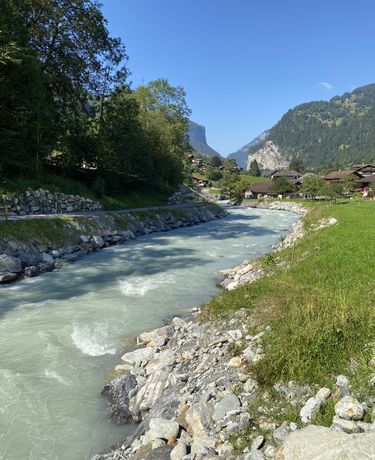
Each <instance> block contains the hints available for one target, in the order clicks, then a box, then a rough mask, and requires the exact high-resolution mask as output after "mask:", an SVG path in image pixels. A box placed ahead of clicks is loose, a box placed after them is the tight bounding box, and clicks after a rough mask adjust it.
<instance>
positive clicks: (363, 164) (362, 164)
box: [353, 163, 375, 170]
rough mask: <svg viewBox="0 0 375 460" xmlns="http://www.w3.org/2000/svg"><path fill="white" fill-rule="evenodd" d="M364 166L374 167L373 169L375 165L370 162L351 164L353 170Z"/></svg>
mask: <svg viewBox="0 0 375 460" xmlns="http://www.w3.org/2000/svg"><path fill="white" fill-rule="evenodd" d="M364 168H374V169H375V165H373V164H371V163H358V164H356V165H353V169H355V170H358V169H364Z"/></svg>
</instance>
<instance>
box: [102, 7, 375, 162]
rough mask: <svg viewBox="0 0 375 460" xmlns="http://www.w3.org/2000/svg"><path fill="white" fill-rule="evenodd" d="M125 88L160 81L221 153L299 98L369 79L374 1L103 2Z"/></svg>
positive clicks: (373, 67)
mask: <svg viewBox="0 0 375 460" xmlns="http://www.w3.org/2000/svg"><path fill="white" fill-rule="evenodd" d="M102 4H103V12H104V15H105V17H106V18H107V19H108V27H109V30H110V32H111V34H112V35H114V36H120V37H121V38H122V39H123V42H124V44H125V46H126V49H127V54H128V56H129V63H128V66H129V69H130V71H131V73H132V75H131V77H130V80H131V81H132V82H133V86H137V85H139V84H142V83H147V82H148V81H150V80H153V79H156V78H161V77H163V78H168V80H169V81H170V83H171V84H173V85H181V86H183V87H184V88H185V91H186V93H187V102H188V105H189V106H190V108H191V109H192V112H193V113H192V119H193V120H194V121H196V122H197V123H200V124H203V125H204V126H206V130H207V132H206V134H207V140H208V143H209V144H210V145H211V146H212V147H213V148H215V149H216V150H218V151H219V152H220V153H221V154H223V155H227V154H228V153H231V152H233V151H235V150H237V149H238V148H239V147H241V146H242V145H244V144H246V143H247V142H249V141H250V140H251V139H252V138H254V137H256V136H257V135H258V134H260V133H261V132H262V131H264V130H265V129H267V128H270V127H271V126H272V125H274V124H275V123H276V122H277V121H278V120H279V119H280V118H281V116H282V115H283V114H284V113H285V112H286V111H287V110H288V109H289V108H292V107H294V106H296V105H298V104H300V103H302V102H308V101H311V100H321V99H329V98H331V97H332V96H334V95H336V94H342V93H344V92H346V91H350V90H352V89H353V88H355V87H357V86H361V85H364V84H368V83H373V82H375V27H374V20H375V2H374V1H373V0H356V1H354V0H341V1H339V0H325V1H323V0H298V1H297V0H102Z"/></svg>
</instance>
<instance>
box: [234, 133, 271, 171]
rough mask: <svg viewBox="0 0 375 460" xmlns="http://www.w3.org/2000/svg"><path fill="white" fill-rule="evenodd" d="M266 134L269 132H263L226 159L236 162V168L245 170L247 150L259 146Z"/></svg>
mask: <svg viewBox="0 0 375 460" xmlns="http://www.w3.org/2000/svg"><path fill="white" fill-rule="evenodd" d="M268 134H269V130H266V131H263V132H262V133H261V134H259V136H257V137H255V138H254V139H253V140H252V141H250V142H249V143H247V144H245V145H244V146H242V147H241V148H239V149H238V150H237V151H236V152H233V153H230V154H229V155H228V156H227V158H233V159H234V160H236V162H237V164H238V166H240V167H241V168H244V169H246V167H247V157H248V153H249V149H250V148H251V147H256V146H257V145H259V144H261V143H262V142H263V141H264V140H265V139H266V138H267V137H268Z"/></svg>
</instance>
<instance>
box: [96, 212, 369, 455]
mask: <svg viewBox="0 0 375 460" xmlns="http://www.w3.org/2000/svg"><path fill="white" fill-rule="evenodd" d="M273 206H277V205H275V204H274V205H273ZM293 206H294V204H293ZM310 208H311V209H310V212H309V214H308V215H307V216H306V217H305V219H304V222H303V224H302V223H301V224H300V227H299V228H300V230H301V232H302V233H303V235H304V236H305V238H303V239H300V237H298V235H300V231H297V232H295V236H294V237H290V238H289V240H288V239H286V240H284V242H281V243H280V244H279V245H278V247H276V248H275V249H277V250H280V249H281V252H278V253H277V254H273V253H271V254H270V255H268V256H266V257H264V258H263V259H261V260H260V264H261V267H262V269H263V270H264V272H263V276H262V277H259V279H258V280H257V281H255V282H254V283H253V284H251V285H249V284H245V285H243V286H241V287H239V288H237V289H233V290H232V291H231V292H225V293H223V294H222V295H220V296H218V297H217V298H214V299H213V300H212V301H211V302H209V303H208V304H207V305H205V306H204V307H203V309H202V311H199V312H195V313H194V317H193V318H190V319H186V320H182V319H178V318H176V319H174V320H173V322H172V324H171V325H169V326H166V327H165V328H161V329H159V330H156V331H153V332H151V333H148V334H147V333H146V334H142V335H141V336H140V337H139V338H138V342H139V344H140V345H141V346H143V348H141V349H139V350H137V351H135V352H129V353H126V354H125V355H124V356H123V358H122V360H123V363H122V364H121V365H119V366H118V367H117V369H116V372H118V373H122V372H123V373H124V374H123V375H122V376H119V377H117V378H116V379H115V380H114V381H112V382H111V384H110V385H109V386H107V387H106V389H105V393H106V394H108V395H110V396H111V397H112V398H113V399H112V415H113V416H114V417H115V418H116V417H118V416H119V413H118V412H117V410H118V408H119V407H121V409H122V410H123V411H124V412H122V416H123V417H125V418H124V420H128V421H129V420H135V421H139V420H142V421H141V423H140V425H139V426H138V428H137V430H136V433H135V434H134V436H133V437H131V438H129V439H128V440H127V441H126V442H124V443H123V444H122V445H121V446H118V447H117V448H115V449H114V450H112V451H108V452H106V453H104V454H103V455H99V456H96V457H94V458H95V459H96V460H98V459H101V460H104V459H115V458H134V459H137V458H139V459H140V458H146V459H151V458H158V459H162V458H172V459H180V458H186V459H193V458H223V459H224V458H225V459H230V458H241V459H242V458H243V459H249V460H250V459H251V460H258V459H262V458H285V459H294V458H295V459H297V458H306V459H308V458H311V459H313V458H316V457H314V456H313V455H312V454H311V452H313V450H314V446H316V445H317V444H318V445H319V444H321V445H322V446H325V448H326V452H328V451H329V449H331V448H335V449H336V448H338V447H337V445H338V444H340V445H341V447H340V448H341V449H342V452H346V453H348V452H350V451H351V452H353V442H354V441H353V440H352V438H351V437H350V436H348V435H347V434H345V433H360V432H365V431H366V432H371V431H372V430H374V428H375V427H374V424H371V423H370V421H371V410H372V407H373V406H374V403H375V401H374V400H373V398H372V397H371V396H369V395H371V391H370V387H371V385H372V383H371V382H370V370H369V368H368V364H367V363H369V360H370V358H371V353H372V351H370V352H369V348H368V346H367V347H366V346H364V343H366V341H367V343H370V337H371V334H370V332H371V327H372V326H369V327H367V325H366V324H362V325H361V334H362V337H361V346H360V347H358V344H356V347H355V348H353V347H352V348H346V347H347V346H348V344H349V343H348V340H350V339H351V338H352V337H353V332H354V330H353V325H350V323H348V322H347V321H348V320H351V321H352V320H353V319H354V318H355V317H358V316H361V315H362V314H363V312H364V311H366V312H367V314H370V315H371V314H372V313H371V312H372V310H370V309H369V308H370V305H371V301H370V297H369V296H368V295H367V294H366V292H363V291H362V302H363V305H362V308H363V311H361V312H358V311H355V310H353V308H352V307H351V306H350V304H349V305H348V307H350V308H349V309H348V311H347V312H345V311H344V310H343V309H342V304H341V309H340V308H338V304H337V302H336V300H337V299H335V298H333V299H332V298H330V299H327V298H325V300H326V302H325V305H324V307H325V310H327V314H326V315H325V316H324V318H321V317H320V310H319V307H320V304H319V303H316V300H317V292H316V290H317V289H322V288H323V286H322V282H325V281H327V280H326V279H325V278H324V275H325V276H327V275H326V274H325V273H321V274H322V276H323V278H319V275H318V276H317V271H316V270H317V269H318V267H319V270H320V271H321V272H324V271H327V269H328V272H329V273H330V276H331V278H330V280H332V281H333V283H335V280H336V279H340V278H341V277H340V271H338V267H337V265H336V263H337V260H335V264H334V265H333V266H332V265H330V262H331V263H332V260H330V259H329V258H328V259H327V255H328V256H329V257H331V254H332V251H336V252H337V250H338V247H337V244H339V248H340V251H341V255H343V256H344V257H345V256H347V253H346V252H347V250H348V249H349V248H350V247H351V244H349V245H348V244H347V243H348V241H347V240H346V238H345V237H347V233H348V232H349V233H350V232H351V231H353V230H354V231H355V232H356V231H357V230H356V229H355V227H353V225H354V224H355V222H356V220H358V216H362V218H364V216H365V215H366V213H367V205H365V206H364V208H363V209H356V208H352V207H350V208H344V207H327V206H324V207H322V206H310ZM336 222H337V225H332V224H335V223H336ZM326 226H331V228H325V227H326ZM323 229H324V230H323ZM318 230H319V231H318ZM320 230H322V231H320ZM291 235H293V232H292V233H291ZM343 238H344V241H345V242H346V245H344V244H343ZM297 240H298V241H297ZM285 241H289V243H287V244H286V243H285ZM333 243H335V244H333ZM327 244H328V246H327ZM329 245H331V247H330V246H329ZM288 246H289V249H287V247H288ZM322 246H323V247H322ZM357 246H358V245H357ZM317 247H319V249H320V248H321V249H322V250H323V253H322V252H321V251H320V250H319V251H317V250H316V249H317ZM360 248H361V250H360V251H359V253H358V252H357V253H356V254H355V255H353V254H352V257H351V259H350V262H351V263H352V264H354V263H355V262H358V256H363V249H364V248H363V244H360ZM356 249H357V251H358V247H357V248H356ZM324 251H328V253H329V254H327V252H324ZM353 256H354V257H353ZM322 262H323V266H322V265H321V263H322ZM324 264H325V267H324ZM242 268H243V267H241V269H242ZM313 273H314V274H315V275H314V277H312V276H311V275H312V274H313ZM264 275H267V276H264ZM351 277H352V280H353V277H355V278H356V276H355V273H351ZM292 280H293V281H292ZM286 281H288V282H286ZM357 281H359V280H357ZM309 282H310V285H311V287H312V288H313V289H314V293H315V296H312V295H311V292H310V285H309ZM368 282H369V278H367V279H366V281H365V283H359V284H361V288H362V289H363V287H364V285H366V283H368ZM370 284H371V281H370ZM368 286H369V287H370V285H369V284H368ZM357 287H358V286H357ZM329 288H330V290H331V291H332V289H335V290H336V291H337V285H336V286H335V284H331V285H330V286H329ZM342 289H343V291H345V292H346V294H347V295H349V291H348V287H347V285H346V283H344V285H343V286H342ZM355 290H356V293H357V294H358V291H357V289H355ZM318 292H319V291H318ZM372 292H373V291H372ZM292 293H293V294H292ZM323 294H325V292H323ZM301 296H302V298H301ZM302 299H303V300H304V303H303V302H302V301H301V300H302ZM307 299H308V301H309V304H308V305H309V308H306V301H307ZM341 299H342V298H341ZM296 300H297V302H298V303H297V304H296V303H295V301H296ZM279 304H281V305H283V309H282V308H281V305H280V307H279ZM352 305H353V304H352ZM295 306H296V307H297V308H298V313H297V315H298V316H297V317H294V315H295V313H294V309H293V308H295ZM366 307H368V309H366ZM314 309H315V312H314ZM288 310H289V311H288ZM290 310H291V311H290ZM338 311H340V314H341V315H342V317H341V320H340V321H338V320H337V312H338ZM197 313H200V315H199V316H198V317H197V316H196V315H197ZM290 315H293V316H292V319H291V316H290ZM306 315H308V316H307V318H306ZM348 315H350V316H348ZM321 319H323V320H324V322H325V323H326V324H325V326H326V328H325V329H324V328H322V324H321ZM296 320H298V323H297V322H296ZM202 321H203V323H202ZM343 321H344V322H345V324H346V327H345V328H344V327H343V325H342V322H343ZM307 322H308V324H309V327H307V328H306V324H307ZM331 324H334V328H335V330H337V328H340V340H339V342H337V337H332V335H331V329H330V327H331V326H330V325H331ZM354 324H355V328H356V332H358V328H359V323H358V322H357V321H355V322H354ZM327 326H328V327H327ZM286 328H287V329H288V331H289V332H287V331H286ZM291 328H292V329H291ZM311 340H313V341H315V342H314V343H315V348H314V346H313V345H312V344H311ZM357 340H358V337H357ZM296 341H297V342H296ZM332 341H333V343H334V344H335V347H336V350H333V349H332V348H331V343H332ZM304 342H307V343H304ZM340 342H342V343H340ZM317 347H318V348H317ZM320 347H321V348H320ZM361 347H362V348H361ZM334 351H335V354H334ZM337 351H338V352H339V353H337ZM345 353H346V355H345ZM304 355H305V357H304V358H303V359H305V360H306V361H307V363H308V365H309V366H310V367H311V368H310V369H307V368H306V363H305V364H304V365H301V357H303V356H304ZM286 356H288V360H287V361H285V357H286ZM295 356H296V357H297V359H299V362H298V366H297V362H296V364H295V363H294V360H295ZM339 358H340V359H339ZM349 358H350V359H349ZM353 359H355V360H357V361H358V362H357V363H356V364H355V365H353ZM327 361H328V362H327ZM323 363H324V366H323V365H322V364H323ZM295 366H296V367H295ZM317 368H320V372H317ZM341 371H345V373H346V374H347V375H349V376H350V383H351V385H350V384H349V380H348V379H347V378H346V377H345V378H344V377H338V378H337V379H336V377H337V376H338V375H339V373H340V372H341ZM129 372H130V373H129ZM335 376H336V377H335ZM335 382H336V383H335ZM324 385H326V387H324ZM352 392H354V394H355V395H356V396H357V397H358V399H356V398H355V397H354V396H353V395H352ZM331 394H333V396H331ZM345 398H346V399H345ZM359 401H361V403H360V402H359ZM364 401H365V402H366V403H364ZM119 402H120V403H121V404H120V406H119V404H118V403H119ZM353 411H354V412H353ZM353 414H354V415H353ZM120 418H121V416H120ZM312 422H315V423H316V424H318V425H325V426H331V429H328V428H318V431H319V433H318V432H315V431H314V430H315V429H314V428H308V429H307V430H308V431H305V430H298V428H302V427H303V426H305V425H306V424H310V423H312ZM322 430H323V431H322ZM294 431H296V434H295V435H294V434H293V435H290V433H292V432H294ZM338 431H340V432H341V433H340V434H339V435H340V436H341V435H342V433H344V434H345V436H348V438H345V439H344V441H342V440H339V441H337V440H336V435H338V433H337V432H338ZM301 434H302V435H301ZM289 435H290V436H289ZM301 436H302V443H303V442H305V447H304V450H302V451H301V450H299V451H298V447H296V444H298V443H299V447H300V446H301ZM340 436H339V438H340ZM334 438H335V439H334ZM317 439H318V440H319V443H317ZM336 441H337V442H336ZM360 442H361V443H362V447H361V448H359V447H358V446H357V448H356V450H355V455H357V456H352V457H349V458H353V459H354V458H362V457H360V455H361V452H362V453H363V452H364V450H363V449H365V451H366V449H370V448H371V446H373V444H371V443H372V442H373V438H371V437H369V436H368V435H361V436H360ZM327 443H328V447H327ZM329 444H331V446H329ZM282 445H284V447H283V448H281V446H282ZM345 445H347V449H348V450H346V451H345V450H344V449H346V447H345ZM343 446H344V447H343ZM350 449H351V450H350ZM361 449H362V450H361ZM296 452H299V453H296ZM336 453H337V451H336ZM310 454H311V455H310ZM120 455H121V456H120ZM293 455H294V456H293ZM309 455H310V456H309ZM329 455H331V454H329ZM358 455H359V457H358ZM327 458H337V457H332V456H331V457H327Z"/></svg>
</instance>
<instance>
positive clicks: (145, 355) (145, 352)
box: [121, 347, 156, 366]
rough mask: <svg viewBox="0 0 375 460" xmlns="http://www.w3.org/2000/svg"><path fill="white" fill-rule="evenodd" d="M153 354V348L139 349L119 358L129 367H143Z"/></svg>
mask: <svg viewBox="0 0 375 460" xmlns="http://www.w3.org/2000/svg"><path fill="white" fill-rule="evenodd" d="M155 353H156V348H155V347H145V348H139V349H137V350H134V351H129V352H128V353H125V354H124V355H122V356H121V360H122V361H123V362H124V363H125V364H129V365H131V366H145V365H146V364H147V363H148V361H149V360H150V359H151V358H152V357H153V356H154V354H155Z"/></svg>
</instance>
